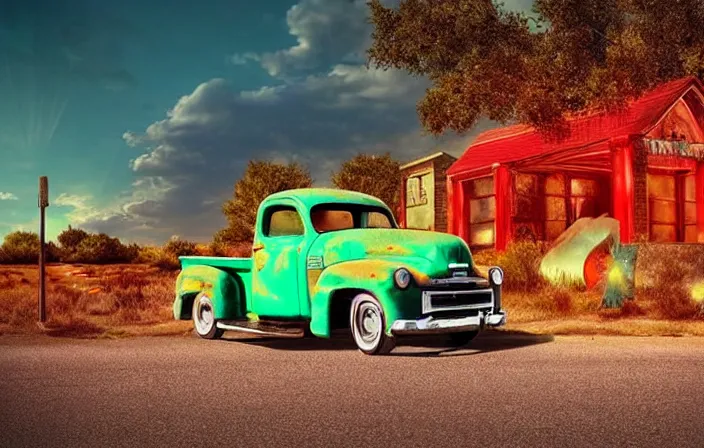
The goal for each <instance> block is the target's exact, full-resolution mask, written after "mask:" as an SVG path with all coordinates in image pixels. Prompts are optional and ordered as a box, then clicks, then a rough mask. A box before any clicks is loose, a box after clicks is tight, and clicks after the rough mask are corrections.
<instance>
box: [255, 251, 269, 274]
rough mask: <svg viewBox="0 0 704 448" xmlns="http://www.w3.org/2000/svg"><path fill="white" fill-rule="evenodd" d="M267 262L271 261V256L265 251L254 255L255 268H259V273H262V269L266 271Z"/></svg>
mask: <svg viewBox="0 0 704 448" xmlns="http://www.w3.org/2000/svg"><path fill="white" fill-rule="evenodd" d="M267 260H269V254H267V253H266V252H264V251H260V252H257V253H255V254H254V266H255V267H256V268H257V271H261V270H262V269H264V265H265V264H266V262H267Z"/></svg>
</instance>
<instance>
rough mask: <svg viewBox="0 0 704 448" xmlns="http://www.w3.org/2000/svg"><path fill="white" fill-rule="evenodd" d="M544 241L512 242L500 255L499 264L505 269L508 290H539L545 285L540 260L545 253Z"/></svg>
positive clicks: (506, 288)
mask: <svg viewBox="0 0 704 448" xmlns="http://www.w3.org/2000/svg"><path fill="white" fill-rule="evenodd" d="M545 251H546V247H545V245H544V244H543V243H534V242H530V241H521V242H516V243H512V244H510V245H509V246H508V248H507V249H506V251H505V252H504V253H502V254H499V255H498V257H497V258H498V259H497V263H496V264H497V265H498V266H499V267H501V269H503V271H504V278H505V280H504V289H505V290H507V291H521V292H528V291H537V290H539V289H542V288H543V287H544V286H545V280H544V279H543V277H542V275H540V260H542V258H543V256H544V255H545Z"/></svg>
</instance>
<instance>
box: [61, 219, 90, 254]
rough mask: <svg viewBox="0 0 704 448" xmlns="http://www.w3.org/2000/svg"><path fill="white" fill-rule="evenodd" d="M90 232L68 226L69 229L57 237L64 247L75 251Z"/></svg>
mask: <svg viewBox="0 0 704 448" xmlns="http://www.w3.org/2000/svg"><path fill="white" fill-rule="evenodd" d="M88 235H89V234H88V232H86V231H85V230H83V229H76V228H73V227H71V226H70V225H69V226H68V229H66V230H64V231H63V232H61V233H60V234H59V236H58V237H57V238H56V239H57V241H58V242H59V244H60V245H61V248H62V249H66V250H71V251H75V250H76V248H77V247H78V245H79V244H81V241H83V240H84V239H86V237H88Z"/></svg>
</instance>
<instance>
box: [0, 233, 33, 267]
mask: <svg viewBox="0 0 704 448" xmlns="http://www.w3.org/2000/svg"><path fill="white" fill-rule="evenodd" d="M39 247H40V244H39V235H37V234H36V233H34V232H24V231H16V232H12V233H8V234H7V235H5V240H4V242H3V243H2V251H3V252H4V258H5V260H6V262H7V263H15V264H30V263H37V262H38V260H39Z"/></svg>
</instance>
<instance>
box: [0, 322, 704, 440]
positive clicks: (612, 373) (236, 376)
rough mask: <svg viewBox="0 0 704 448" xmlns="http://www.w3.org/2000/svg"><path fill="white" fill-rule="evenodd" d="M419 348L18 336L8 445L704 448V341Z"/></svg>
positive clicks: (9, 362) (7, 355)
mask: <svg viewBox="0 0 704 448" xmlns="http://www.w3.org/2000/svg"><path fill="white" fill-rule="evenodd" d="M226 337H229V338H233V337H234V336H233V334H230V335H226ZM418 344H424V345H428V341H416V344H415V346H408V347H401V348H399V349H397V350H396V351H395V352H394V356H388V357H369V356H365V355H362V354H361V353H359V352H358V351H356V350H355V349H354V347H353V345H352V344H351V343H350V342H349V341H345V340H343V341H332V342H331V341H325V340H315V339H314V340H278V341H271V340H269V341H267V340H239V341H233V340H229V341H205V340H200V339H197V338H195V337H182V338H178V337H176V338H174V337H170V338H140V339H124V340H66V339H53V338H47V337H44V338H40V337H33V338H27V337H16V336H2V337H0V446H3V447H6V446H7V447H10V446H12V447H15V446H27V447H50V446H56V447H73V448H76V447H112V446H130V447H152V446H167V447H176V446H183V447H202V446H230V447H250V446H267V447H295V446H302V447H342V446H350V447H392V446H401V447H430V446H453V447H472V446H497V447H509V446H510V447H513V446H516V447H527V446H539V447H549V446H555V447H565V446H569V447H577V446H604V447H625V446H638V447H650V446H652V447H665V446H672V447H684V446H692V447H702V446H704V368H703V367H704V338H701V339H697V338H623V337H618V338H612V337H594V338H592V337H556V338H552V337H536V336H528V335H522V334H512V333H507V334H493V333H487V334H484V335H481V336H480V337H479V338H478V339H476V340H475V341H474V343H473V346H472V348H471V349H465V350H460V351H449V352H448V351H445V350H443V349H442V347H439V346H437V345H436V346H431V347H422V346H418Z"/></svg>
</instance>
